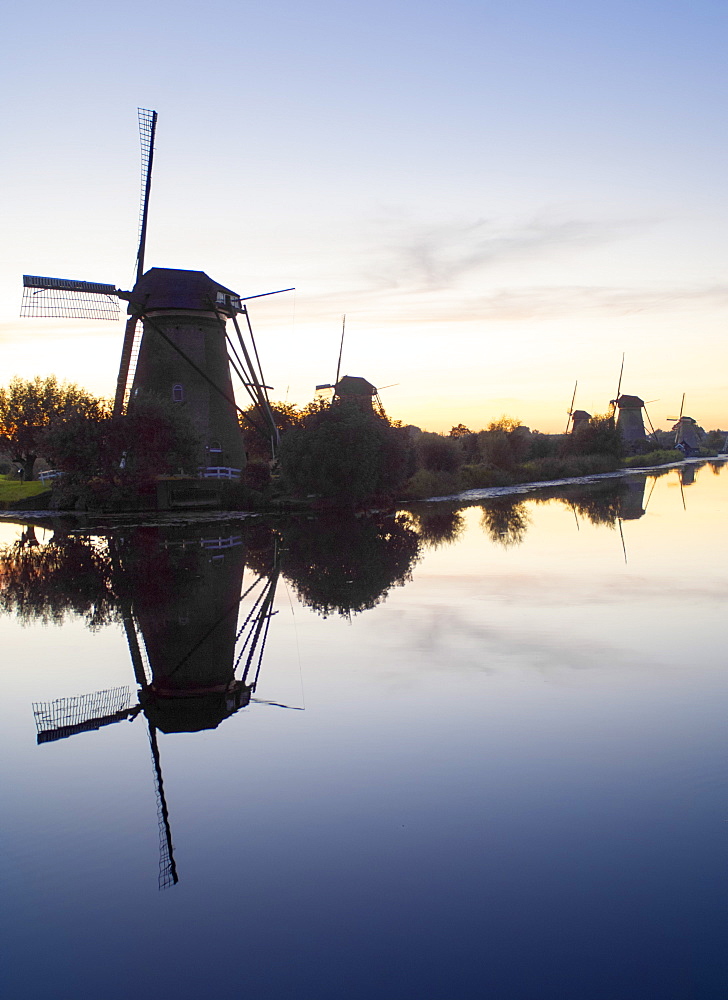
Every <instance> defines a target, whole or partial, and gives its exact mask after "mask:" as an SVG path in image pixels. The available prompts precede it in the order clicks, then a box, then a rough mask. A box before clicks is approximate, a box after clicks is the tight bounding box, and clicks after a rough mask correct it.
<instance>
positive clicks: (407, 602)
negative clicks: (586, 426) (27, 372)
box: [0, 466, 728, 1000]
mask: <svg viewBox="0 0 728 1000" xmlns="http://www.w3.org/2000/svg"><path fill="white" fill-rule="evenodd" d="M681 476H682V477H683V478H684V479H685V482H682V481H681ZM691 476H692V477H693V478H694V481H693V482H692V483H691V482H690V478H691ZM558 493H559V489H558V487H554V488H553V489H552V490H551V491H550V493H549V494H544V493H540V494H531V495H529V496H523V495H515V496H513V497H510V498H509V497H507V496H506V497H498V498H491V499H490V500H488V501H486V502H484V503H483V504H482V505H480V506H471V507H465V508H462V509H459V510H458V507H457V504H456V503H449V504H438V505H422V506H420V507H418V508H417V509H416V510H415V511H413V512H412V513H409V514H405V513H402V514H401V515H399V516H398V517H397V518H392V517H385V516H384V515H382V516H377V517H375V518H371V519H367V518H355V519H350V520H326V519H323V520H317V519H310V518H305V517H302V518H288V519H287V518H279V519H276V520H274V521H266V520H265V519H263V518H247V519H242V520H237V521H226V520H225V519H224V518H223V519H217V520H216V521H215V522H214V523H211V524H207V525H205V524H204V523H200V522H199V521H197V522H195V523H194V524H188V525H185V524H179V523H177V524H167V525H166V526H163V527H161V528H160V527H153V526H146V527H144V526H142V527H139V526H137V527H134V528H130V527H123V526H122V527H118V526H117V527H114V526H113V525H110V526H109V527H108V528H107V529H105V530H104V531H101V530H100V529H99V528H98V527H94V526H91V525H85V526H84V525H83V524H80V525H79V524H77V523H73V522H68V523H66V524H65V525H63V524H59V523H55V524H53V523H51V522H50V521H46V522H42V523H41V522H40V521H38V526H37V527H36V528H35V530H34V533H32V532H29V531H28V530H27V529H24V528H23V526H21V525H17V524H12V523H5V524H2V523H0V542H4V543H6V544H7V545H8V546H9V547H8V548H6V549H5V553H4V556H3V559H2V560H1V561H0V588H2V589H0V603H2V605H3V607H4V609H5V611H6V612H7V613H6V614H0V650H1V651H2V671H3V681H4V690H3V699H2V725H1V726H0V739H2V744H3V745H2V748H1V750H2V753H1V757H0V759H2V761H3V789H2V790H3V794H2V797H3V803H4V810H3V811H4V820H3V824H2V827H3V833H2V851H1V852H0V877H1V879H2V897H3V906H2V921H3V922H2V929H1V932H2V939H3V942H4V951H5V959H4V962H3V965H2V977H3V983H2V986H3V993H4V995H5V996H8V997H13V998H26V997H28V998H31V997H32V998H36V997H43V998H53V1000H55V998H58V1000H61V998H63V1000H66V998H68V1000H71V998H72V1000H77V998H79V997H94V998H95V997H103V998H105V1000H114V998H117V997H119V998H121V997H128V996H129V995H135V996H138V997H152V996H154V997H159V996H162V997H174V998H188V997H189V998H199V997H207V996H209V997H215V998H221V1000H226V998H233V997H236V998H237V997H240V996H246V997H251V998H266V1000H268V998H271V1000H277V998H293V997H295V998H309V997H310V998H316V1000H328V998H340V997H343V996H346V997H347V998H373V997H377V998H380V997H396V998H398V1000H399V998H403V1000H404V998H407V1000H409V998H412V1000H415V998H416V1000H422V998H427V1000H430V998H432V1000H467V998H471V997H473V998H476V997H477V998H481V997H493V998H494V1000H516V998H519V1000H520V998H524V1000H536V998H538V1000H542V998H548V1000H550V998H554V1000H556V998H558V1000H571V998H574V1000H576V998H579V1000H615V998H619V1000H631V998H635V1000H636V998H640V1000H644V998H653V997H654V998H656V1000H657V998H659V1000H671V998H675V1000H678V998H679V1000H683V998H691V1000H703V998H706V1000H707V998H724V997H725V996H726V995H728V976H727V972H728V961H727V960H726V953H725V952H726V950H725V935H726V930H727V929H728V913H727V908H726V874H727V871H728V867H727V865H726V862H727V860H728V858H727V853H728V852H727V851H726V777H725V771H726V742H727V741H726V735H727V733H726V721H725V706H726V686H727V684H726V669H725V598H726V592H727V589H726V588H727V585H728V559H727V558H726V557H727V556H728V551H727V550H728V542H727V536H726V530H725V523H726V515H727V514H728V472H726V471H725V470H724V469H723V467H722V466H715V467H714V468H712V467H711V466H703V467H701V468H700V469H699V470H698V471H697V474H695V472H694V470H692V471H691V470H687V471H685V470H683V472H682V473H681V472H679V471H678V470H671V471H669V472H668V473H666V474H664V475H662V476H660V477H658V478H652V477H646V476H634V477H630V479H629V480H625V481H614V480H610V481H609V482H605V483H601V484H599V483H596V484H590V485H575V486H570V487H569V488H568V489H566V490H565V489H564V488H562V491H561V493H562V495H561V496H559V495H558ZM549 497H550V498H549ZM645 507H646V512H645ZM42 524H45V527H43V526H42ZM24 530H25V534H24V535H22V532H23V531H24ZM33 534H34V536H35V537H33ZM19 539H23V540H24V544H18V540H19ZM34 541H37V542H38V543H39V544H37V545H36V544H33V543H34ZM251 587H252V590H250V591H249V592H248V589H249V588H251ZM241 593H244V594H245V595H246V596H244V597H243V599H242V600H241V601H239V597H240V594H241ZM256 602H257V603H256ZM241 628H242V634H241V636H240V638H239V639H238V640H237V643H236V630H238V629H241ZM266 628H267V632H266ZM246 642H247V645H246ZM135 644H136V645H135ZM241 650H242V656H241V659H240V661H239V664H238V668H237V673H236V674H235V678H237V683H235V682H233V683H231V676H232V675H231V670H232V666H233V663H234V658H235V657H237V656H238V654H240V653H241ZM246 665H247V673H245V671H246ZM258 668H259V676H258V681H257V685H256V684H255V683H254V680H255V676H256V671H257V670H258ZM243 679H244V683H242V680H243ZM115 689H121V690H115ZM202 689H205V691H206V693H203V691H202ZM99 692H102V693H100V694H99ZM103 692H106V693H103ZM108 692H112V693H108ZM191 692H195V693H196V696H195V697H189V695H190V693H191ZM64 699H65V701H64ZM248 699H250V701H248ZM34 705H35V706H36V715H37V721H36V718H35V717H34V711H33V706H34ZM283 706H286V707H283ZM114 718H116V719H117V721H114ZM94 719H96V722H94V721H92V720H94ZM99 720H101V721H102V722H103V723H104V724H103V725H101V724H100V722H99ZM96 725H99V728H91V727H93V726H96ZM64 727H65V728H64ZM39 740H40V742H38V741H39ZM160 886H161V888H160Z"/></svg>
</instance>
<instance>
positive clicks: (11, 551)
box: [0, 528, 119, 629]
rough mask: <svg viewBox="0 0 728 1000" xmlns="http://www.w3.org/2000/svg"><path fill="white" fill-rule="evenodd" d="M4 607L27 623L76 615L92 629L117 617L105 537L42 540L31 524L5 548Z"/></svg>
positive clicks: (0, 572) (0, 566) (0, 568)
mask: <svg viewBox="0 0 728 1000" xmlns="http://www.w3.org/2000/svg"><path fill="white" fill-rule="evenodd" d="M0 611H3V612H5V613H6V614H16V615H17V616H18V618H19V619H20V620H21V621H22V622H24V623H29V622H32V621H40V622H43V623H45V624H50V623H54V624H60V623H61V622H62V621H63V620H64V619H65V617H66V616H67V615H77V616H79V617H81V618H84V619H85V621H86V624H87V626H88V627H89V628H90V629H97V628H100V627H101V626H102V625H108V624H109V623H110V622H113V621H118V620H119V617H118V601H117V597H116V594H115V592H114V586H113V580H112V568H111V560H110V556H109V550H108V547H107V546H106V544H105V542H104V541H103V540H100V539H96V538H87V537H77V536H70V535H63V534H61V535H54V536H53V538H51V540H50V541H49V542H48V543H46V544H45V545H39V544H38V542H37V539H36V538H35V534H34V532H33V529H32V528H27V529H26V530H25V531H24V532H23V535H22V536H21V538H20V539H19V540H18V541H17V542H16V543H15V544H14V545H10V546H7V547H6V548H5V549H4V550H3V551H2V552H0Z"/></svg>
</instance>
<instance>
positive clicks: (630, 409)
mask: <svg viewBox="0 0 728 1000" xmlns="http://www.w3.org/2000/svg"><path fill="white" fill-rule="evenodd" d="M612 402H613V403H614V404H615V406H616V408H617V410H618V411H619V412H618V414H617V430H618V431H620V433H621V435H622V440H623V441H624V443H625V444H626V445H627V446H629V445H635V444H641V443H642V442H643V441H645V440H646V439H647V432H646V431H645V422H644V420H643V419H642V410H643V409H644V406H645V401H644V399H640V397H639V396H626V395H624V393H623V394H622V395H620V396H619V397H618V398H617V399H615V400H613V401H612Z"/></svg>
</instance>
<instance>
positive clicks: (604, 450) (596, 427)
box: [562, 415, 624, 458]
mask: <svg viewBox="0 0 728 1000" xmlns="http://www.w3.org/2000/svg"><path fill="white" fill-rule="evenodd" d="M562 440H563V442H564V454H565V455H612V456H613V457H614V458H621V457H622V455H623V454H624V441H623V440H622V434H621V432H620V431H619V430H617V427H616V425H615V423H614V420H613V419H612V417H610V416H606V415H602V416H595V417H592V418H591V420H589V421H588V422H586V423H584V424H581V425H579V426H578V427H577V429H576V430H575V431H574V433H573V434H567V435H565V437H564V438H563V439H562Z"/></svg>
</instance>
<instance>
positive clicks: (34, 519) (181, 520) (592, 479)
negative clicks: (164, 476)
mask: <svg viewBox="0 0 728 1000" xmlns="http://www.w3.org/2000/svg"><path fill="white" fill-rule="evenodd" d="M726 461H728V454H722V455H716V456H713V457H711V458H704V457H700V458H687V459H681V460H680V461H676V462H669V463H663V464H660V465H645V466H632V467H630V468H621V469H616V470H614V471H612V472H599V473H593V474H590V475H582V476H564V477H562V478H556V479H548V480H547V479H543V480H538V481H534V482H528V483H514V484H512V485H510V486H489V487H481V488H478V489H471V490H461V491H460V492H457V493H449V494H442V495H436V496H429V497H422V498H417V499H415V498H411V497H409V498H408V497H400V498H399V499H398V500H396V501H394V502H392V503H388V504H386V505H372V507H371V508H369V510H368V511H366V513H382V511H383V510H385V509H387V510H401V509H406V508H408V507H410V506H416V505H418V504H420V503H425V504H430V503H450V504H452V503H462V504H463V505H468V504H471V503H477V502H478V501H481V500H490V499H496V498H498V497H508V496H521V495H526V494H529V493H538V492H548V491H553V490H558V489H559V488H561V487H570V486H579V485H586V484H589V483H599V482H606V481H609V480H617V479H625V478H629V477H631V476H640V475H649V474H650V473H653V474H654V473H661V472H666V471H667V470H669V469H675V468H681V467H683V468H684V467H693V468H697V467H699V466H701V465H708V464H711V463H720V464H723V463H724V462H726ZM27 485H32V484H27ZM38 485H40V484H38ZM302 513H309V514H311V513H318V514H326V513H328V514H331V513H332V511H331V510H328V511H321V510H316V508H315V506H314V504H313V503H310V502H309V504H308V505H307V506H304V505H303V504H302V502H298V503H293V504H291V505H286V504H285V503H283V502H281V503H279V504H277V505H271V506H269V507H266V508H264V509H256V510H200V511H194V512H193V511H160V512H158V513H157V512H155V511H130V512H125V513H119V512H116V513H114V512H106V513H97V512H95V511H74V510H71V511H61V510H48V509H35V510H33V509H30V508H28V507H26V508H15V509H12V510H11V509H6V510H2V509H0V521H9V522H22V523H32V524H35V525H37V526H43V525H49V523H50V522H52V521H57V522H64V523H67V524H73V525H75V526H77V527H78V526H84V527H87V528H88V529H89V530H90V529H92V528H93V527H94V526H95V525H96V526H99V527H103V528H104V529H107V528H111V527H114V526H119V527H144V526H151V525H155V526H165V525H181V524H194V523H200V524H202V523H215V522H229V521H237V520H247V519H250V518H261V517H271V516H273V517H282V516H286V515H295V514H302Z"/></svg>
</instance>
